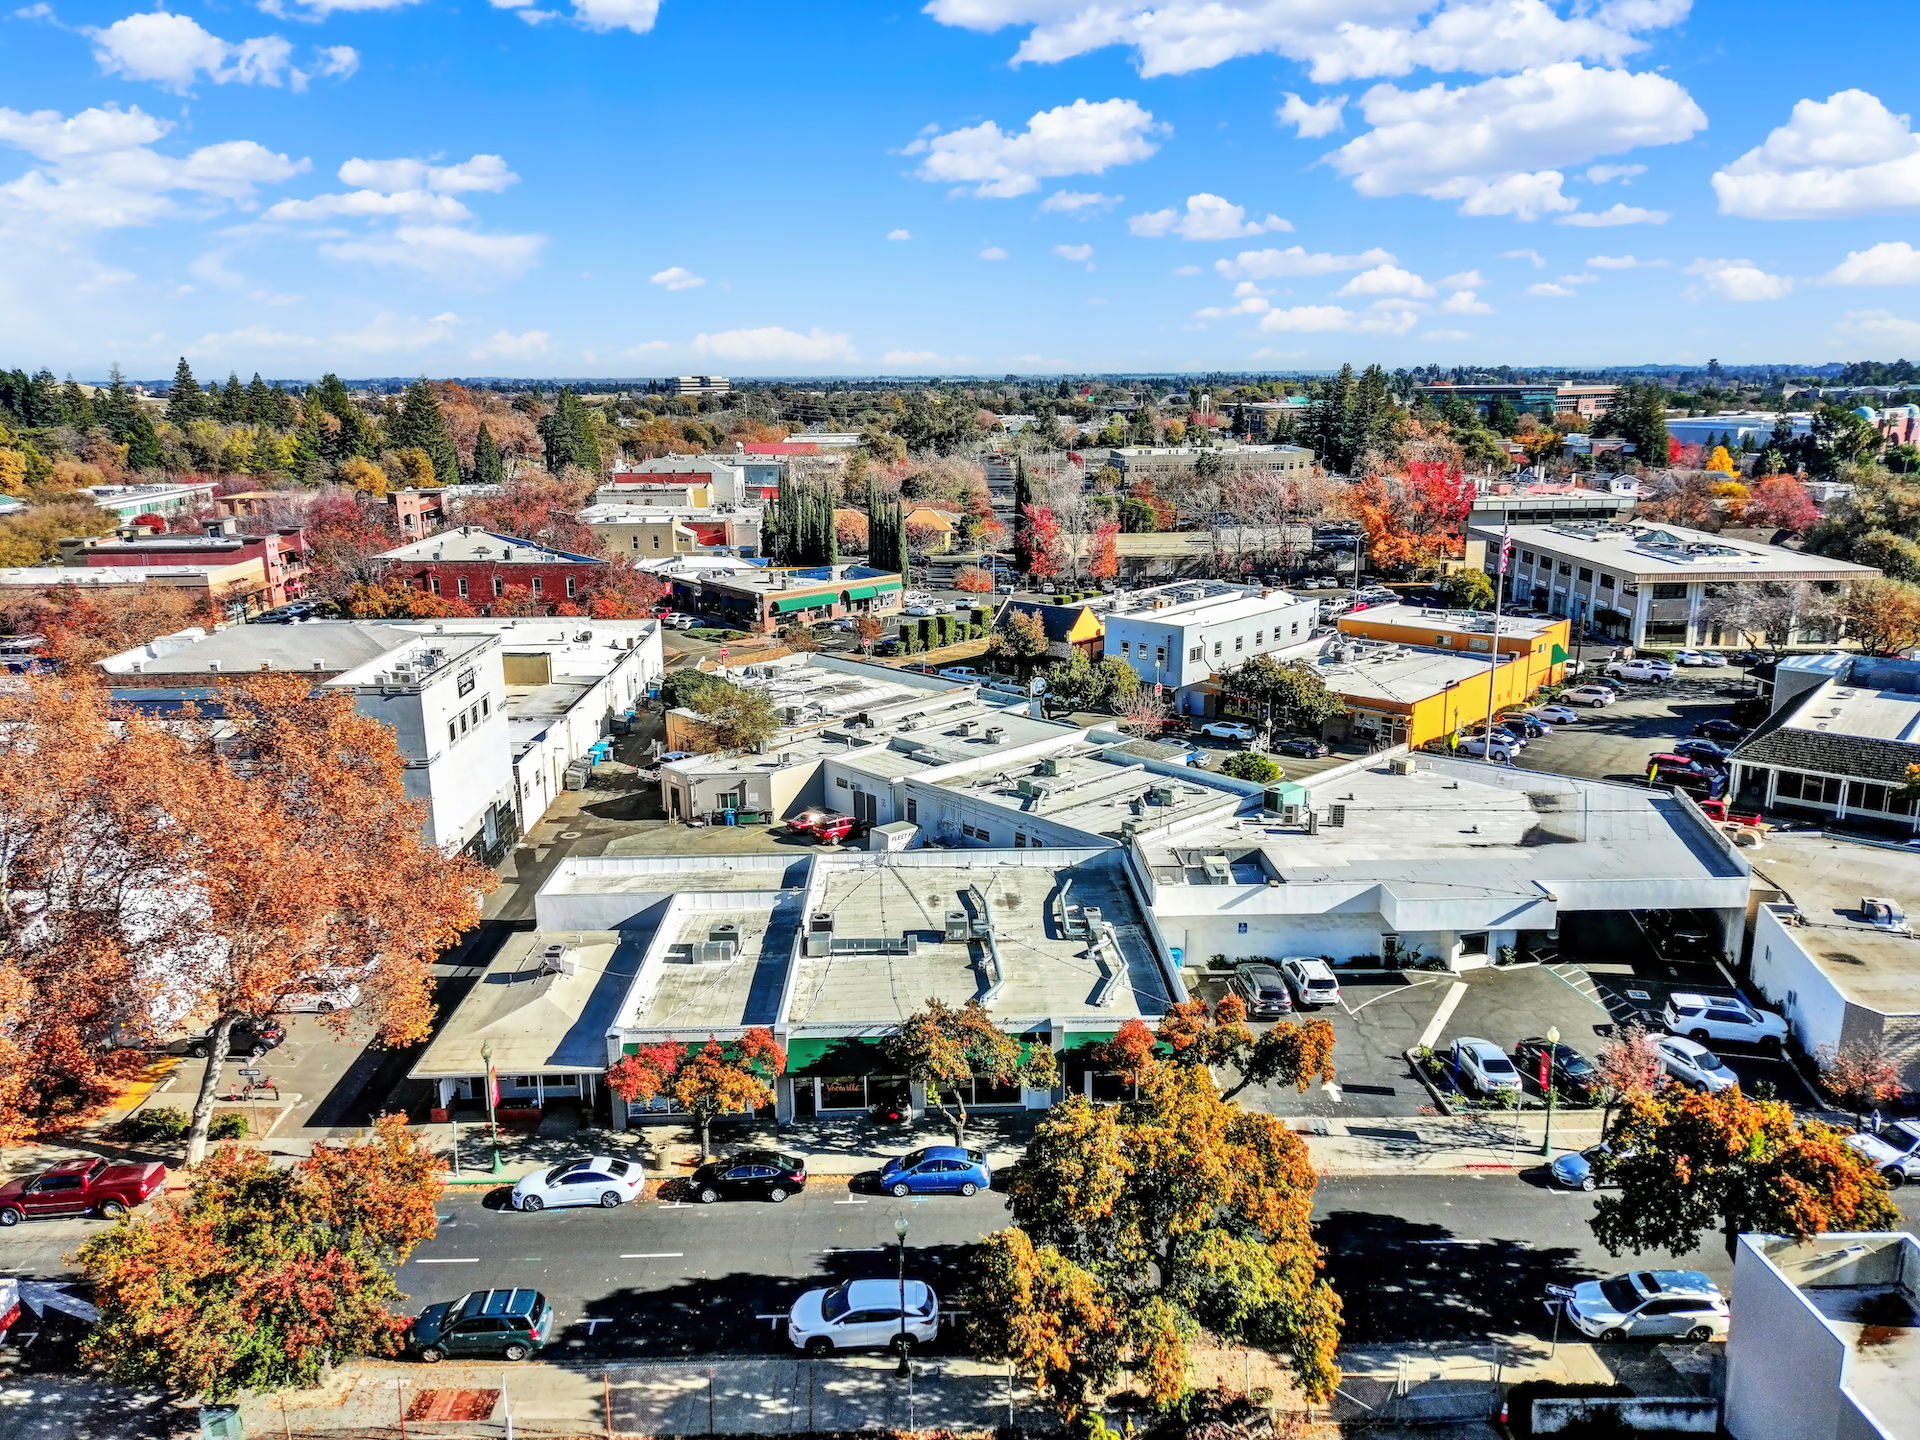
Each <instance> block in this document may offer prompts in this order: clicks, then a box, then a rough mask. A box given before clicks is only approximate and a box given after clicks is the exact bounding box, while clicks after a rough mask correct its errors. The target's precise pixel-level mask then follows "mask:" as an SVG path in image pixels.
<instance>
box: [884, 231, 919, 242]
mask: <svg viewBox="0 0 1920 1440" xmlns="http://www.w3.org/2000/svg"><path fill="white" fill-rule="evenodd" d="M887 238H888V239H889V240H911V239H913V236H912V235H910V234H908V233H907V232H906V231H905V230H889V231H888V232H887Z"/></svg>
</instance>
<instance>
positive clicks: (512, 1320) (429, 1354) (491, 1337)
mask: <svg viewBox="0 0 1920 1440" xmlns="http://www.w3.org/2000/svg"><path fill="white" fill-rule="evenodd" d="M552 1336H553V1306H551V1305H549V1304H548V1303H547V1297H546V1296H544V1295H542V1294H541V1293H540V1292H539V1291H538V1290H475V1291H473V1292H472V1293H471V1294H467V1295H463V1296H461V1297H460V1298H459V1299H458V1300H455V1301H453V1302H452V1303H451V1304H444V1305H429V1306H428V1307H427V1308H426V1309H425V1310H423V1311H421V1312H420V1318H419V1319H417V1320H415V1321H414V1322H413V1325H412V1327H411V1328H410V1329H409V1330H408V1331H407V1349H408V1350H410V1351H411V1352H413V1354H414V1355H416V1356H417V1357H419V1358H420V1359H421V1360H424V1361H425V1362H426V1363H427V1364H429V1365H432V1364H436V1363H437V1362H439V1361H441V1360H446V1359H468V1358H475V1359H478V1358H486V1359H500V1360H524V1359H526V1358H527V1357H528V1356H529V1355H531V1354H533V1353H534V1352H535V1351H536V1350H539V1349H541V1348H542V1347H543V1346H545V1345H546V1343H547V1341H548V1340H549V1339H551V1338H552Z"/></svg>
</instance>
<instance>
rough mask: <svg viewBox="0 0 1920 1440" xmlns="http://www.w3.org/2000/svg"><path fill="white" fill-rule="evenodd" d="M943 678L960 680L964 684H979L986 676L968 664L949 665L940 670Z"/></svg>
mask: <svg viewBox="0 0 1920 1440" xmlns="http://www.w3.org/2000/svg"><path fill="white" fill-rule="evenodd" d="M940 678H941V679H942V680H958V681H959V682H960V683H961V684H963V685H977V684H979V683H980V681H981V680H983V679H984V678H985V677H984V676H983V675H981V673H980V672H979V671H978V670H975V669H972V668H971V667H969V666H966V665H949V666H947V668H946V669H944V670H942V671H941V672H940Z"/></svg>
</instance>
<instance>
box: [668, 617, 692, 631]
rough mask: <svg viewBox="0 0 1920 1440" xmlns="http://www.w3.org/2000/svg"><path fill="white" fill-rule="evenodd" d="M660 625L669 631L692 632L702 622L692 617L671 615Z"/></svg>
mask: <svg viewBox="0 0 1920 1440" xmlns="http://www.w3.org/2000/svg"><path fill="white" fill-rule="evenodd" d="M660 623H661V624H662V625H664V626H666V627H667V628H668V629H669V630H691V629H693V627H694V626H696V625H698V624H699V623H700V622H699V621H698V620H696V619H695V618H694V617H693V616H691V615H669V616H667V618H666V619H664V620H662V621H661V622H660Z"/></svg>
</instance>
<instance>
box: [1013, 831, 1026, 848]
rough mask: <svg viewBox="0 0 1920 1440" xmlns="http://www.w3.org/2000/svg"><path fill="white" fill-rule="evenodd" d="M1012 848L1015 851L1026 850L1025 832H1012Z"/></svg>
mask: <svg viewBox="0 0 1920 1440" xmlns="http://www.w3.org/2000/svg"><path fill="white" fill-rule="evenodd" d="M1013 848H1014V849H1016V850H1024V849H1026V848H1027V832H1026V831H1024V830H1016V831H1014V832H1013Z"/></svg>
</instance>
